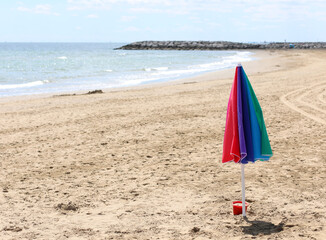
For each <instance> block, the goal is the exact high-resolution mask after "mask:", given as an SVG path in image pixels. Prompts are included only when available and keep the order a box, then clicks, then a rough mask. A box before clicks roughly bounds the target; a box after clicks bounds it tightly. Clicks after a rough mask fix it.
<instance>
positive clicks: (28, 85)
mask: <svg viewBox="0 0 326 240" xmlns="http://www.w3.org/2000/svg"><path fill="white" fill-rule="evenodd" d="M49 82H50V81H49V80H44V81H34V82H29V83H20V84H4V85H0V89H1V90H2V89H15V88H28V87H35V86H40V85H43V84H45V83H49Z"/></svg>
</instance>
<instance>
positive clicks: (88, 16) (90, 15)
mask: <svg viewBox="0 0 326 240" xmlns="http://www.w3.org/2000/svg"><path fill="white" fill-rule="evenodd" d="M86 17H87V18H98V16H97V15H96V14H89V15H87V16H86Z"/></svg>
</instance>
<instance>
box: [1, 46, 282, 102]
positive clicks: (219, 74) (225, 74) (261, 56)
mask: <svg viewBox="0 0 326 240" xmlns="http://www.w3.org/2000/svg"><path fill="white" fill-rule="evenodd" d="M237 51H238V52H242V51H245V50H237ZM281 51H282V50H281ZM246 52H247V51H246ZM250 53H253V57H254V58H253V59H252V60H250V61H246V62H244V65H245V66H249V67H250V69H249V72H250V73H251V74H255V73H258V72H262V71H263V72H265V71H273V70H271V69H268V70H267V69H264V70H259V67H258V66H256V64H259V63H258V62H263V63H264V64H263V65H265V64H267V66H266V67H272V64H270V63H265V62H267V61H269V60H268V59H269V58H270V57H271V55H275V54H274V51H273V50H272V51H271V50H250ZM273 57H275V56H273ZM257 61H258V62H257ZM234 68H235V66H234V67H233V68H227V69H220V70H217V71H208V72H202V73H197V74H194V76H190V77H180V78H178V79H174V80H167V81H163V82H161V81H158V82H153V83H143V84H139V85H136V86H126V87H113V88H101V89H94V90H102V91H103V93H108V92H119V91H124V90H132V89H142V88H152V87H160V86H166V85H173V84H180V83H188V82H191V81H207V80H208V81H209V80H216V79H224V78H232V74H233V71H234ZM264 68H265V66H264ZM94 90H80V91H67V92H66V91H64V92H54V93H37V94H28V95H18V96H4V97H0V103H1V102H8V101H11V100H13V101H15V100H28V99H39V98H48V97H54V96H79V95H86V94H87V92H89V91H94Z"/></svg>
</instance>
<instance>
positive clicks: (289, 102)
mask: <svg viewBox="0 0 326 240" xmlns="http://www.w3.org/2000/svg"><path fill="white" fill-rule="evenodd" d="M325 87H326V82H323V83H319V84H315V85H313V86H310V87H305V88H300V89H298V90H295V91H292V92H289V93H287V94H286V95H283V96H282V97H281V98H280V100H281V101H282V102H283V103H284V104H285V105H286V106H288V107H289V108H291V109H292V110H294V111H296V112H298V113H301V114H302V115H304V116H306V117H308V118H310V119H312V120H314V121H316V122H318V123H321V124H324V125H326V121H325V119H326V111H325V110H323V109H321V108H319V107H318V106H317V104H322V105H323V104H324V103H325V101H324V100H323V98H322V97H323V92H324V89H325ZM320 90H322V92H321V93H320V94H318V95H316V94H315V92H316V91H317V92H318V91H320ZM307 98H308V99H309V100H313V102H311V101H307ZM307 110H308V111H307ZM310 112H313V114H312V113H310Z"/></svg>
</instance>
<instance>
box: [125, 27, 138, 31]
mask: <svg viewBox="0 0 326 240" xmlns="http://www.w3.org/2000/svg"><path fill="white" fill-rule="evenodd" d="M125 31H127V32H139V31H140V29H139V28H137V27H127V28H126V29H125Z"/></svg>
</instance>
